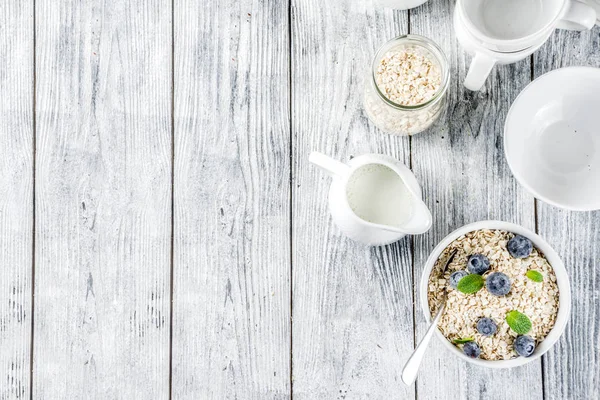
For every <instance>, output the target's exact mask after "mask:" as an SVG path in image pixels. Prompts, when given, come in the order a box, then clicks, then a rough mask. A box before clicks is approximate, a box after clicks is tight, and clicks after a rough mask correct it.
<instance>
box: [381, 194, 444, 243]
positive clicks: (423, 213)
mask: <svg viewBox="0 0 600 400" xmlns="http://www.w3.org/2000/svg"><path fill="white" fill-rule="evenodd" d="M413 202H414V203H413V213H412V216H411V217H410V219H409V220H408V221H407V222H406V223H404V224H403V225H402V226H401V227H395V226H388V225H386V226H384V229H385V230H388V231H391V232H397V233H404V234H407V235H418V234H421V233H425V232H427V231H428V230H429V228H431V224H432V221H433V217H432V216H431V212H430V211H429V208H427V205H425V203H424V202H423V201H422V200H421V199H418V198H413Z"/></svg>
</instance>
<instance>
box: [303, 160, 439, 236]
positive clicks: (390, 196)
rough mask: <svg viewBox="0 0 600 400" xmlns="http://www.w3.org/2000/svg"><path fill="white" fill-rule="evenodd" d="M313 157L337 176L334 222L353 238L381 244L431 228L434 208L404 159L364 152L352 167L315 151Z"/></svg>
mask: <svg viewBox="0 0 600 400" xmlns="http://www.w3.org/2000/svg"><path fill="white" fill-rule="evenodd" d="M309 161H310V162H311V163H313V164H315V165H316V166H318V167H320V168H321V169H322V170H324V171H325V172H327V173H328V174H329V175H330V176H331V177H332V178H333V181H332V183H331V187H330V189H329V209H330V211H331V216H332V218H333V221H334V222H335V224H336V225H337V226H338V227H339V228H340V230H341V231H342V233H343V234H344V235H346V236H348V237H349V238H351V239H353V240H356V241H358V242H361V243H364V244H368V245H372V246H380V245H385V244H389V243H393V242H395V241H397V240H399V239H401V238H403V237H404V236H406V235H409V234H410V235H414V234H420V233H424V232H427V231H428V230H429V228H430V227H431V222H432V218H431V212H429V209H428V208H427V206H426V205H425V203H424V202H423V200H422V199H421V187H420V186H419V184H418V182H417V179H416V178H415V176H414V175H413V173H412V172H411V171H410V169H408V168H407V167H406V166H405V165H404V164H402V163H401V162H400V161H398V160H396V159H394V158H392V157H389V156H385V155H381V154H365V155H362V156H359V157H355V158H353V159H352V160H351V161H350V162H349V164H348V165H347V164H343V163H341V162H339V161H336V160H333V159H331V158H329V157H328V156H326V155H324V154H321V153H317V152H313V153H311V154H310V157H309Z"/></svg>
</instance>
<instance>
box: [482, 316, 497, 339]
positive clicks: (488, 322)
mask: <svg viewBox="0 0 600 400" xmlns="http://www.w3.org/2000/svg"><path fill="white" fill-rule="evenodd" d="M496 329H498V326H497V325H496V323H495V322H494V320H493V319H490V318H481V319H480V320H479V321H478V322H477V331H478V332H479V333H481V334H482V335H483V336H492V335H493V334H494V333H496Z"/></svg>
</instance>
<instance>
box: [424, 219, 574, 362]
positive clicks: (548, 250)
mask: <svg viewBox="0 0 600 400" xmlns="http://www.w3.org/2000/svg"><path fill="white" fill-rule="evenodd" d="M479 229H499V230H505V231H508V232H513V233H517V234H520V235H523V236H525V237H527V238H529V239H530V240H531V241H532V242H533V244H534V246H535V247H537V248H538V249H540V250H541V251H542V253H544V255H545V256H546V258H547V259H548V262H549V263H550V265H551V266H552V268H553V269H554V273H555V274H556V283H557V285H558V290H559V308H558V314H557V316H556V322H555V323H554V326H553V327H552V330H551V331H550V333H548V335H547V336H546V338H545V339H544V340H543V341H542V342H541V343H540V344H539V345H538V347H537V348H536V349H535V352H534V353H533V355H532V356H530V357H517V358H513V359H511V360H498V361H491V360H482V359H479V358H470V357H467V356H466V355H465V354H464V353H463V352H462V351H460V349H459V348H458V347H456V346H454V345H453V344H452V343H450V341H448V339H446V337H445V336H444V335H443V334H442V332H441V331H440V330H439V329H436V331H435V335H436V336H437V338H438V339H440V340H441V341H442V343H444V346H445V347H446V348H447V349H449V351H450V352H452V353H454V354H455V355H456V356H457V357H459V358H461V359H463V360H464V361H467V362H469V363H471V364H476V365H479V366H482V367H487V368H513V367H518V366H521V365H524V364H528V363H530V362H532V361H535V360H537V359H539V358H540V357H541V356H542V355H543V354H544V353H546V352H547V351H548V350H550V349H551V348H552V346H553V345H554V344H555V343H556V342H557V341H558V339H559V338H560V336H561V335H562V334H563V332H564V331H565V328H566V326H567V323H568V321H569V317H570V314H571V287H570V283H569V275H568V274H567V271H566V269H565V266H564V264H563V262H562V260H561V258H560V257H559V255H558V254H557V253H556V252H555V251H554V249H553V248H552V247H551V246H550V245H549V244H548V243H547V242H546V241H545V240H544V239H542V237H540V236H539V235H537V234H536V233H534V232H533V231H531V230H529V229H527V228H525V227H523V226H521V225H517V224H513V223H511V222H505V221H499V220H488V221H478V222H474V223H471V224H467V225H464V226H462V227H460V228H458V229H456V230H455V231H453V232H452V233H450V234H448V235H447V236H446V237H445V238H444V239H442V241H441V242H440V243H439V244H438V245H437V246H436V247H435V248H434V249H433V251H432V252H431V254H430V255H429V258H428V259H427V262H426V263H425V267H424V270H423V273H422V275H421V283H420V287H419V289H420V293H419V300H420V302H421V309H422V310H423V313H424V314H425V319H426V320H427V322H431V319H432V318H431V314H430V312H429V303H428V301H427V287H428V286H429V285H428V283H429V275H430V274H431V270H432V269H433V266H434V265H435V262H436V261H437V259H438V258H439V256H440V254H441V253H442V251H443V250H444V249H445V248H446V247H447V246H448V245H449V244H450V243H452V242H453V241H454V240H455V239H456V238H458V237H460V236H462V235H464V234H466V233H468V232H472V231H476V230H479Z"/></svg>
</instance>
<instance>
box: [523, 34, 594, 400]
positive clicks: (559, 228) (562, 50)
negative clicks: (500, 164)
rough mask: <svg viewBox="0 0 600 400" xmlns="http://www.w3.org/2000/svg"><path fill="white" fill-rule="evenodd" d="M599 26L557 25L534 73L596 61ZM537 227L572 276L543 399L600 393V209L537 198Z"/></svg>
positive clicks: (548, 359)
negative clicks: (569, 207) (567, 311)
mask: <svg viewBox="0 0 600 400" xmlns="http://www.w3.org/2000/svg"><path fill="white" fill-rule="evenodd" d="M599 48H600V27H598V26H596V27H595V28H594V29H593V30H592V31H591V32H581V33H579V32H567V31H557V32H555V33H554V34H553V35H552V36H551V38H550V40H549V41H548V42H547V43H546V44H545V45H544V46H543V47H542V48H541V49H540V50H539V51H538V52H537V53H536V54H535V55H534V65H535V70H534V72H535V76H536V77H539V76H540V75H542V74H544V73H546V72H549V71H551V70H554V69H557V68H562V67H567V66H574V65H589V66H593V67H596V68H598V67H600V53H599V52H598V49H599ZM538 230H539V234H540V235H541V236H542V237H544V238H545V239H546V240H547V241H548V243H550V245H552V246H553V247H554V249H555V250H556V251H557V252H558V254H559V255H560V256H561V257H562V259H563V261H564V263H565V266H566V268H567V271H568V272H569V277H570V279H571V294H572V308H571V319H570V321H569V324H568V325H567V328H566V331H565V334H564V335H563V336H562V338H561V339H560V341H559V342H558V343H557V344H556V345H555V346H554V347H553V348H552V349H551V350H550V351H549V352H548V353H547V354H546V355H545V356H544V363H543V364H544V393H545V398H546V399H557V400H558V399H593V398H598V393H600V360H599V358H598V357H599V354H598V352H599V351H600V322H599V320H600V292H599V290H598V288H599V287H600V247H598V242H599V241H600V212H588V213H583V212H570V211H565V210H561V209H558V208H556V207H553V206H550V205H547V204H545V203H543V202H541V201H538Z"/></svg>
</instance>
